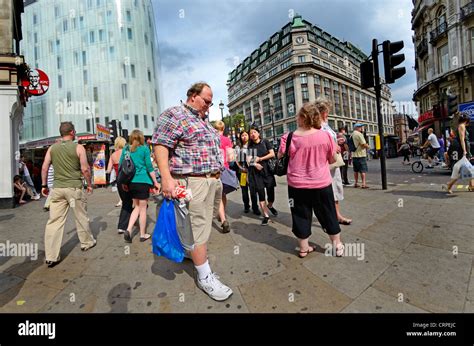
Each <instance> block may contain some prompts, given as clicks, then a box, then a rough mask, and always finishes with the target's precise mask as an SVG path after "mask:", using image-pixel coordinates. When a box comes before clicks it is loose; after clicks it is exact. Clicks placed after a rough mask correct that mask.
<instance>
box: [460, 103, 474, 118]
mask: <svg viewBox="0 0 474 346" xmlns="http://www.w3.org/2000/svg"><path fill="white" fill-rule="evenodd" d="M458 107H459V111H460V112H463V113H465V114H467V115H469V117H470V118H471V121H474V101H472V102H467V103H461V104H460V105H459V106H458Z"/></svg>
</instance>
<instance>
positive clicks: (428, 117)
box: [418, 110, 434, 124]
mask: <svg viewBox="0 0 474 346" xmlns="http://www.w3.org/2000/svg"><path fill="white" fill-rule="evenodd" d="M432 119H434V116H433V110H431V111H427V112H425V113H423V114H422V115H420V116H419V117H418V123H419V124H421V123H423V122H425V121H427V120H432Z"/></svg>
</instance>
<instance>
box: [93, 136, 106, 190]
mask: <svg viewBox="0 0 474 346" xmlns="http://www.w3.org/2000/svg"><path fill="white" fill-rule="evenodd" d="M96 153H97V156H95V155H94V154H95V153H93V156H95V160H94V165H93V171H94V184H95V185H105V184H107V180H106V176H105V144H102V145H101V146H100V149H99V150H98V151H97V152H96Z"/></svg>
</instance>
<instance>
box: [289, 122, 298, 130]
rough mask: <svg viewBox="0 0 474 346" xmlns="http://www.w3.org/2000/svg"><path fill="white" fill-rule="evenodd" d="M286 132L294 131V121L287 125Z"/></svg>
mask: <svg viewBox="0 0 474 346" xmlns="http://www.w3.org/2000/svg"><path fill="white" fill-rule="evenodd" d="M287 126H288V132H291V131H295V130H296V128H297V126H296V121H292V122H291V123H288V125H287Z"/></svg>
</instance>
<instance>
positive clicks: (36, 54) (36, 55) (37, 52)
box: [35, 47, 39, 60]
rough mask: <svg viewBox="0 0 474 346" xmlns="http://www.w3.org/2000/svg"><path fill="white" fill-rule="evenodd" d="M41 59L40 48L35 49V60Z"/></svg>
mask: <svg viewBox="0 0 474 346" xmlns="http://www.w3.org/2000/svg"><path fill="white" fill-rule="evenodd" d="M38 58H39V48H38V47H35V60H38Z"/></svg>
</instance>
